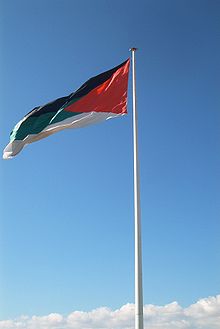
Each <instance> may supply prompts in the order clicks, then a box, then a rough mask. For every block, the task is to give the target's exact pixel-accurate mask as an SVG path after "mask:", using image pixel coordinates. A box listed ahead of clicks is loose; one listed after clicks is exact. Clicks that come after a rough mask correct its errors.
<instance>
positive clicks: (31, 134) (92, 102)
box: [3, 59, 130, 159]
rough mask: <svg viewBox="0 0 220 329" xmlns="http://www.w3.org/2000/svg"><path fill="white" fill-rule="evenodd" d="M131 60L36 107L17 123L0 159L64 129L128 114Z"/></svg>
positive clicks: (9, 156)
mask: <svg viewBox="0 0 220 329" xmlns="http://www.w3.org/2000/svg"><path fill="white" fill-rule="evenodd" d="M129 65H130V59H127V60H126V61H125V62H123V63H122V64H120V65H118V66H116V67H114V68H113V69H111V70H109V71H106V72H104V73H101V74H99V75H97V76H95V77H93V78H91V79H89V80H88V81H86V82H85V83H84V84H83V85H82V86H81V87H80V88H79V89H78V90H77V91H75V92H73V93H71V94H70V95H69V96H64V97H61V98H58V99H56V100H54V101H52V102H50V103H47V104H45V105H43V106H38V107H35V108H34V109H33V110H32V111H31V112H29V113H28V114H27V115H26V116H25V117H24V118H23V119H22V120H21V121H19V122H18V123H17V125H16V126H15V127H14V129H13V130H12V132H11V134H10V143H9V144H8V145H7V146H6V148H5V149H4V152H3V159H9V158H12V157H14V156H15V155H16V154H18V153H19V152H20V151H21V150H22V148H23V147H24V146H25V145H27V144H30V143H33V142H35V141H38V140H40V139H42V138H45V137H47V136H49V135H51V134H54V133H55V132H57V131H60V130H63V129H65V128H80V127H84V126H87V125H89V124H92V123H97V122H100V121H103V120H107V119H110V118H113V117H117V116H121V115H123V114H125V113H127V88H128V74H129Z"/></svg>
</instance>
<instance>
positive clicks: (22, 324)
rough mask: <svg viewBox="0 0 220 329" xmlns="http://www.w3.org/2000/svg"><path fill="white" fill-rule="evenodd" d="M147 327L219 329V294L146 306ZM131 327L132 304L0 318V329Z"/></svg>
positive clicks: (132, 325)
mask: <svg viewBox="0 0 220 329" xmlns="http://www.w3.org/2000/svg"><path fill="white" fill-rule="evenodd" d="M144 324H145V328H148V329H219V328H220V295H217V296H215V297H208V298H204V299H201V300H199V301H198V302H196V303H195V304H192V305H190V306H189V307H187V308H182V307H181V306H180V305H179V304H178V303H177V302H173V303H170V304H167V305H164V306H156V305H145V306H144ZM17 328H19V329H134V304H126V305H124V306H122V307H121V308H120V309H118V310H111V309H110V308H107V307H100V308H97V309H95V310H92V311H90V312H83V311H74V312H72V313H71V314H69V315H68V316H63V315H61V314H58V313H51V314H49V315H47V316H32V317H28V316H21V317H20V318H18V319H14V320H5V321H0V329H17Z"/></svg>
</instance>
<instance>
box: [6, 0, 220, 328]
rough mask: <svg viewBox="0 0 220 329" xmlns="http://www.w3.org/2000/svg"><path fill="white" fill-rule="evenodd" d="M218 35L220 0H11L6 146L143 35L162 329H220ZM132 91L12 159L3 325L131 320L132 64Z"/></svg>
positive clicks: (143, 117) (145, 158) (155, 292)
mask: <svg viewBox="0 0 220 329" xmlns="http://www.w3.org/2000/svg"><path fill="white" fill-rule="evenodd" d="M219 41H220V2H219V1H217V0H178V1H176V0H167V1H162V0H146V1H141V0H138V1H135V2H134V1H130V0H127V1H124V0H117V1H116V0H111V1H107V0H102V1H101V0H94V1H88V0H84V1H76V0H73V1H70V0H63V1H61V0H53V1H52V0H38V1H28V0H20V1H12V0H7V1H6V0H0V42H1V50H0V67H1V75H0V131H1V138H0V144H1V149H2V150H3V149H4V147H5V146H6V145H7V143H8V142H9V134H10V131H11V130H12V128H13V127H14V125H15V124H16V123H17V122H18V121H19V120H20V119H22V117H23V116H24V115H25V114H26V113H28V112H29V111H30V110H31V109H33V108H34V107H36V106H39V105H42V104H45V103H47V102H49V101H51V100H54V99H56V98H58V97H61V96H64V95H68V94H70V93H71V92H73V91H74V90H76V89H77V88H78V87H80V86H81V85H82V84H83V83H84V82H85V81H86V80H87V79H88V78H90V77H92V76H95V75H97V74H99V73H101V72H103V71H106V70H108V69H110V68H112V67H114V66H116V65H118V64H120V63H121V62H123V61H124V60H126V59H127V58H128V57H129V56H130V53H129V48H130V47H137V48H138V51H137V52H136V70H137V71H136V75H137V110H138V129H139V131H138V134H139V159H140V188H141V220H142V245H143V295H144V304H145V324H146V326H147V325H148V327H149V329H154V328H159V329H160V328H163V329H164V328H165V329H166V328H169V329H172V328H174V327H175V328H189V329H195V328H200V327H201V328H202V329H203V328H204V329H207V328H209V329H217V328H218V323H219V317H220V314H219V304H220V300H219V298H220V297H219V294H220V291H219V287H220V279H219V278H220V266H219V264H220V253H219V250H220V221H219V215H220V202H219V198H220V152H219V150H220V129H219V128H220V107H219V105H220V96H219V87H220V60H219V58H220V42H219ZM128 95H129V96H128V115H126V116H123V117H121V118H116V119H112V120H108V121H106V122H103V123H100V124H97V125H93V126H89V127H87V128H83V129H75V130H64V131H62V132H59V133H57V134H54V135H52V136H50V137H48V138H47V139H44V140H41V141H39V142H36V143H33V144H32V145H29V146H27V147H26V148H25V149H24V150H23V151H22V152H21V153H20V154H19V155H18V156H17V157H15V158H14V159H11V160H8V161H5V160H1V162H0V179H1V184H0V207H1V219H0V243H1V246H0V296H1V297H0V328H3V329H5V328H12V329H14V328H22V329H23V328H24V329H32V328H33V329H34V328H37V329H48V328H62V329H66V328H68V329H69V328H76V329H78V328H84V329H85V328H97V327H98V328H99V329H100V328H111V329H117V328H119V327H120V328H123V329H130V328H133V322H132V321H133V307H134V306H133V303H134V215H133V163H132V161H133V160H132V159H133V158H132V156H133V142H132V85H131V72H130V78H129V88H128ZM167 314H168V315H167ZM201 319H202V320H201ZM74 321H75V322H74ZM83 321H84V322H83ZM172 326H173V327H172Z"/></svg>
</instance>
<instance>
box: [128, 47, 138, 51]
mask: <svg viewBox="0 0 220 329" xmlns="http://www.w3.org/2000/svg"><path fill="white" fill-rule="evenodd" d="M136 50H138V48H135V47H132V48H130V49H129V51H136Z"/></svg>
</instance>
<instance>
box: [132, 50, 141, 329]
mask: <svg viewBox="0 0 220 329" xmlns="http://www.w3.org/2000/svg"><path fill="white" fill-rule="evenodd" d="M136 50H137V48H131V49H130V51H131V54H132V91H133V144H134V220H135V329H143V327H144V321H143V288H142V251H141V211H140V185H139V160H138V125H137V109H136V71H135V51H136Z"/></svg>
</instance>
